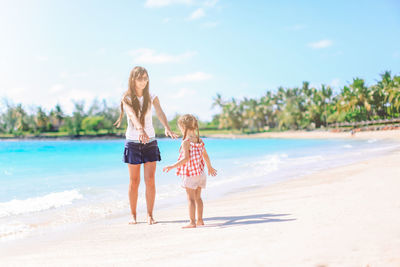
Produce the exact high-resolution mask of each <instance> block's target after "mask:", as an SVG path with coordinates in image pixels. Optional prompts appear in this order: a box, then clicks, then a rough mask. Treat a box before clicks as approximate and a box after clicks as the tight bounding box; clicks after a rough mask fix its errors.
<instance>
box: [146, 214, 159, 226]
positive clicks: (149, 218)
mask: <svg viewBox="0 0 400 267" xmlns="http://www.w3.org/2000/svg"><path fill="white" fill-rule="evenodd" d="M147 223H148V224H150V225H151V224H156V223H157V222H156V220H154V218H153V216H148V217H147Z"/></svg>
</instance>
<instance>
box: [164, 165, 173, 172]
mask: <svg viewBox="0 0 400 267" xmlns="http://www.w3.org/2000/svg"><path fill="white" fill-rule="evenodd" d="M172 169H173V167H172V166H167V167H164V168H163V172H169V171H170V170H172Z"/></svg>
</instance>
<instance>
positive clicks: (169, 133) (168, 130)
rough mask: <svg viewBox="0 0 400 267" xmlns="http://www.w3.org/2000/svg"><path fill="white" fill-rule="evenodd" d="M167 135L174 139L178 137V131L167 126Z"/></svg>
mask: <svg viewBox="0 0 400 267" xmlns="http://www.w3.org/2000/svg"><path fill="white" fill-rule="evenodd" d="M165 136H167V137H168V136H169V137H171V138H172V139H176V138H178V135H177V134H176V133H174V132H173V131H171V130H170V129H167V128H165Z"/></svg>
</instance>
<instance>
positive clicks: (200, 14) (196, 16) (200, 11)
mask: <svg viewBox="0 0 400 267" xmlns="http://www.w3.org/2000/svg"><path fill="white" fill-rule="evenodd" d="M205 15H206V14H205V13H204V9H203V8H198V9H196V10H195V11H193V13H192V14H190V16H189V18H188V19H189V20H196V19H199V18H202V17H204V16H205Z"/></svg>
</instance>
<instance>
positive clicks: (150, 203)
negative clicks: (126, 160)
mask: <svg viewBox="0 0 400 267" xmlns="http://www.w3.org/2000/svg"><path fill="white" fill-rule="evenodd" d="M156 165H157V162H156V161H153V162H146V163H144V182H145V183H146V204H147V222H148V223H149V224H155V223H156V221H155V220H154V218H153V208H154V201H155V199H156V185H155V174H156Z"/></svg>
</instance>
